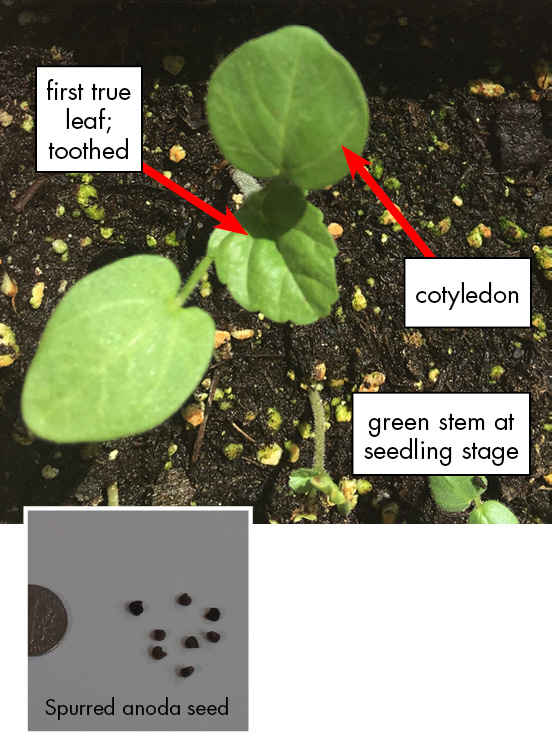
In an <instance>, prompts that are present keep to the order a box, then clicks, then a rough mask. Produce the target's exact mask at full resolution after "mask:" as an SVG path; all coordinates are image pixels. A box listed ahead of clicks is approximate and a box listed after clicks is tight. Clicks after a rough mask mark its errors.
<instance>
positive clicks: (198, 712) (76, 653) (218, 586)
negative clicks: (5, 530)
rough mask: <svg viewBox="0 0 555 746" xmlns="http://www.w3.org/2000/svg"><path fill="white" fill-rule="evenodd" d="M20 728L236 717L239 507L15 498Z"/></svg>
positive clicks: (242, 590) (242, 544)
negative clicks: (23, 675) (20, 590)
mask: <svg viewBox="0 0 555 746" xmlns="http://www.w3.org/2000/svg"><path fill="white" fill-rule="evenodd" d="M26 522H27V526H28V539H29V578H28V582H29V617H28V625H29V650H28V655H29V664H28V670H29V730H52V731H56V730H64V731H94V730H99V731H101V730H112V731H135V730H137V731H140V730H214V731H231V730H247V717H248V713H247V705H248V688H247V676H248V629H247V627H248V525H249V522H250V515H249V511H248V510H247V509H241V508H238V509H234V508H226V509H204V510H203V509H194V508H184V509H179V508H166V509H159V510H152V508H150V509H145V510H141V509H129V508H126V509H122V510H118V509H114V508H106V509H104V508H92V509H80V508H78V509H71V508H70V509H50V510H49V509H42V508H41V509H33V508H31V509H28V511H27V514H26Z"/></svg>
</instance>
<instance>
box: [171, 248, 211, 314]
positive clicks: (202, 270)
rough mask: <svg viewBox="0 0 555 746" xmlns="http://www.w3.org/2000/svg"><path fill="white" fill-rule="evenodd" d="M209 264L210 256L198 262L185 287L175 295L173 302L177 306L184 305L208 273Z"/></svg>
mask: <svg viewBox="0 0 555 746" xmlns="http://www.w3.org/2000/svg"><path fill="white" fill-rule="evenodd" d="M211 264H212V257H211V256H205V257H204V258H203V259H201V260H200V262H199V263H198V264H197V266H196V267H195V268H194V270H193V272H192V274H191V276H190V277H189V279H188V280H187V282H186V283H185V285H183V287H182V288H181V290H180V291H179V293H178V294H177V297H176V299H175V302H176V303H177V305H178V306H183V305H185V303H186V302H187V299H188V297H189V296H190V295H191V293H192V292H193V290H194V289H195V287H196V286H197V285H198V284H199V282H200V281H201V280H202V278H203V276H204V275H205V274H206V273H207V272H208V270H209V268H210V265H211Z"/></svg>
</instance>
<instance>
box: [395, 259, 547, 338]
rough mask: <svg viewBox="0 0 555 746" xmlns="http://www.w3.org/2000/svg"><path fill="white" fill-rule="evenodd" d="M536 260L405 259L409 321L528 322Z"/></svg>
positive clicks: (522, 324)
mask: <svg viewBox="0 0 555 746" xmlns="http://www.w3.org/2000/svg"><path fill="white" fill-rule="evenodd" d="M531 263H532V260H531V259H437V258H435V259H429V258H428V259H405V326H413V327H434V326H438V327H444V328H453V327H467V328H470V327H529V326H530V324H531V322H532V307H531V303H532V301H531V298H532V294H531V280H532V267H531Z"/></svg>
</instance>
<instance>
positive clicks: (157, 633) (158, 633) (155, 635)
mask: <svg viewBox="0 0 555 746" xmlns="http://www.w3.org/2000/svg"><path fill="white" fill-rule="evenodd" d="M152 639H153V640H165V639H166V631H165V630H163V629H153V630H152Z"/></svg>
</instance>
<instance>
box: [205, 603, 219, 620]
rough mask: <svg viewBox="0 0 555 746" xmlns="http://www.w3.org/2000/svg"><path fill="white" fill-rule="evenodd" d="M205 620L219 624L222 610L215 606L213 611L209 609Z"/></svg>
mask: <svg viewBox="0 0 555 746" xmlns="http://www.w3.org/2000/svg"><path fill="white" fill-rule="evenodd" d="M204 618H205V619H208V620H210V621H211V622H217V621H218V619H219V618H220V610H219V609H216V608H215V607H214V606H213V607H212V608H211V609H208V611H207V612H206V614H205V615H204Z"/></svg>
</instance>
